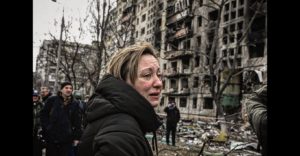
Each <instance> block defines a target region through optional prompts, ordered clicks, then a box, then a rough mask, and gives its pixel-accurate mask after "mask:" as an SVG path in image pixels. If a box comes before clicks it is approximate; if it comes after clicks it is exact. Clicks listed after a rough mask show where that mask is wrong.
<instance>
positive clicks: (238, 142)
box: [147, 120, 261, 156]
mask: <svg viewBox="0 0 300 156" xmlns="http://www.w3.org/2000/svg"><path fill="white" fill-rule="evenodd" d="M227 126H228V130H229V132H228V135H227V136H223V137H226V140H218V139H216V138H218V137H219V138H220V136H222V134H220V123H216V122H203V121H193V120H181V121H180V122H179V123H178V126H177V133H176V146H169V145H167V144H166V136H165V132H166V125H165V122H164V125H162V126H161V127H160V128H159V130H158V131H157V141H158V148H159V150H158V151H159V156H163V155H164V156H172V155H174V156H175V155H176V156H185V155H190V156H193V155H195V156H197V155H198V154H199V152H200V151H201V148H202V147H203V145H204V148H203V154H202V155H204V156H225V155H228V156H236V155H243V156H250V155H251V156H256V155H261V154H259V153H258V152H256V148H257V137H256V135H255V133H254V132H253V130H252V129H251V126H250V125H249V124H248V123H247V124H244V123H243V122H242V121H237V122H235V123H234V122H230V123H227ZM147 138H151V135H150V134H149V135H148V137H147ZM170 141H171V136H170Z"/></svg>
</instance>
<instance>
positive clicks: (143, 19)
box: [142, 14, 146, 22]
mask: <svg viewBox="0 0 300 156" xmlns="http://www.w3.org/2000/svg"><path fill="white" fill-rule="evenodd" d="M145 20H146V14H144V15H143V16H142V22H144V21H145Z"/></svg>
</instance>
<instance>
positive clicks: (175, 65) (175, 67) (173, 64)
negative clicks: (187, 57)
mask: <svg viewBox="0 0 300 156" xmlns="http://www.w3.org/2000/svg"><path fill="white" fill-rule="evenodd" d="M171 67H172V69H173V70H174V71H176V69H177V62H176V61H174V62H172V63H171Z"/></svg>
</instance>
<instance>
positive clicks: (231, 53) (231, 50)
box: [229, 48, 234, 56]
mask: <svg viewBox="0 0 300 156" xmlns="http://www.w3.org/2000/svg"><path fill="white" fill-rule="evenodd" d="M229 55H231V56H233V55H234V49H233V48H230V49H229Z"/></svg>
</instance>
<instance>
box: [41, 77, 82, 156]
mask: <svg viewBox="0 0 300 156" xmlns="http://www.w3.org/2000/svg"><path fill="white" fill-rule="evenodd" d="M72 91H73V86H72V84H71V83H70V82H64V83H62V84H61V88H60V91H58V93H57V95H56V96H51V97H49V98H48V99H47V100H46V103H45V106H44V108H43V109H42V111H41V124H42V129H43V132H44V135H45V139H46V156H68V154H69V151H70V149H71V148H72V145H74V146H76V145H77V144H78V143H79V139H80V137H81V133H82V130H81V116H80V108H79V104H78V103H77V101H76V100H75V98H73V96H72Z"/></svg>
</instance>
